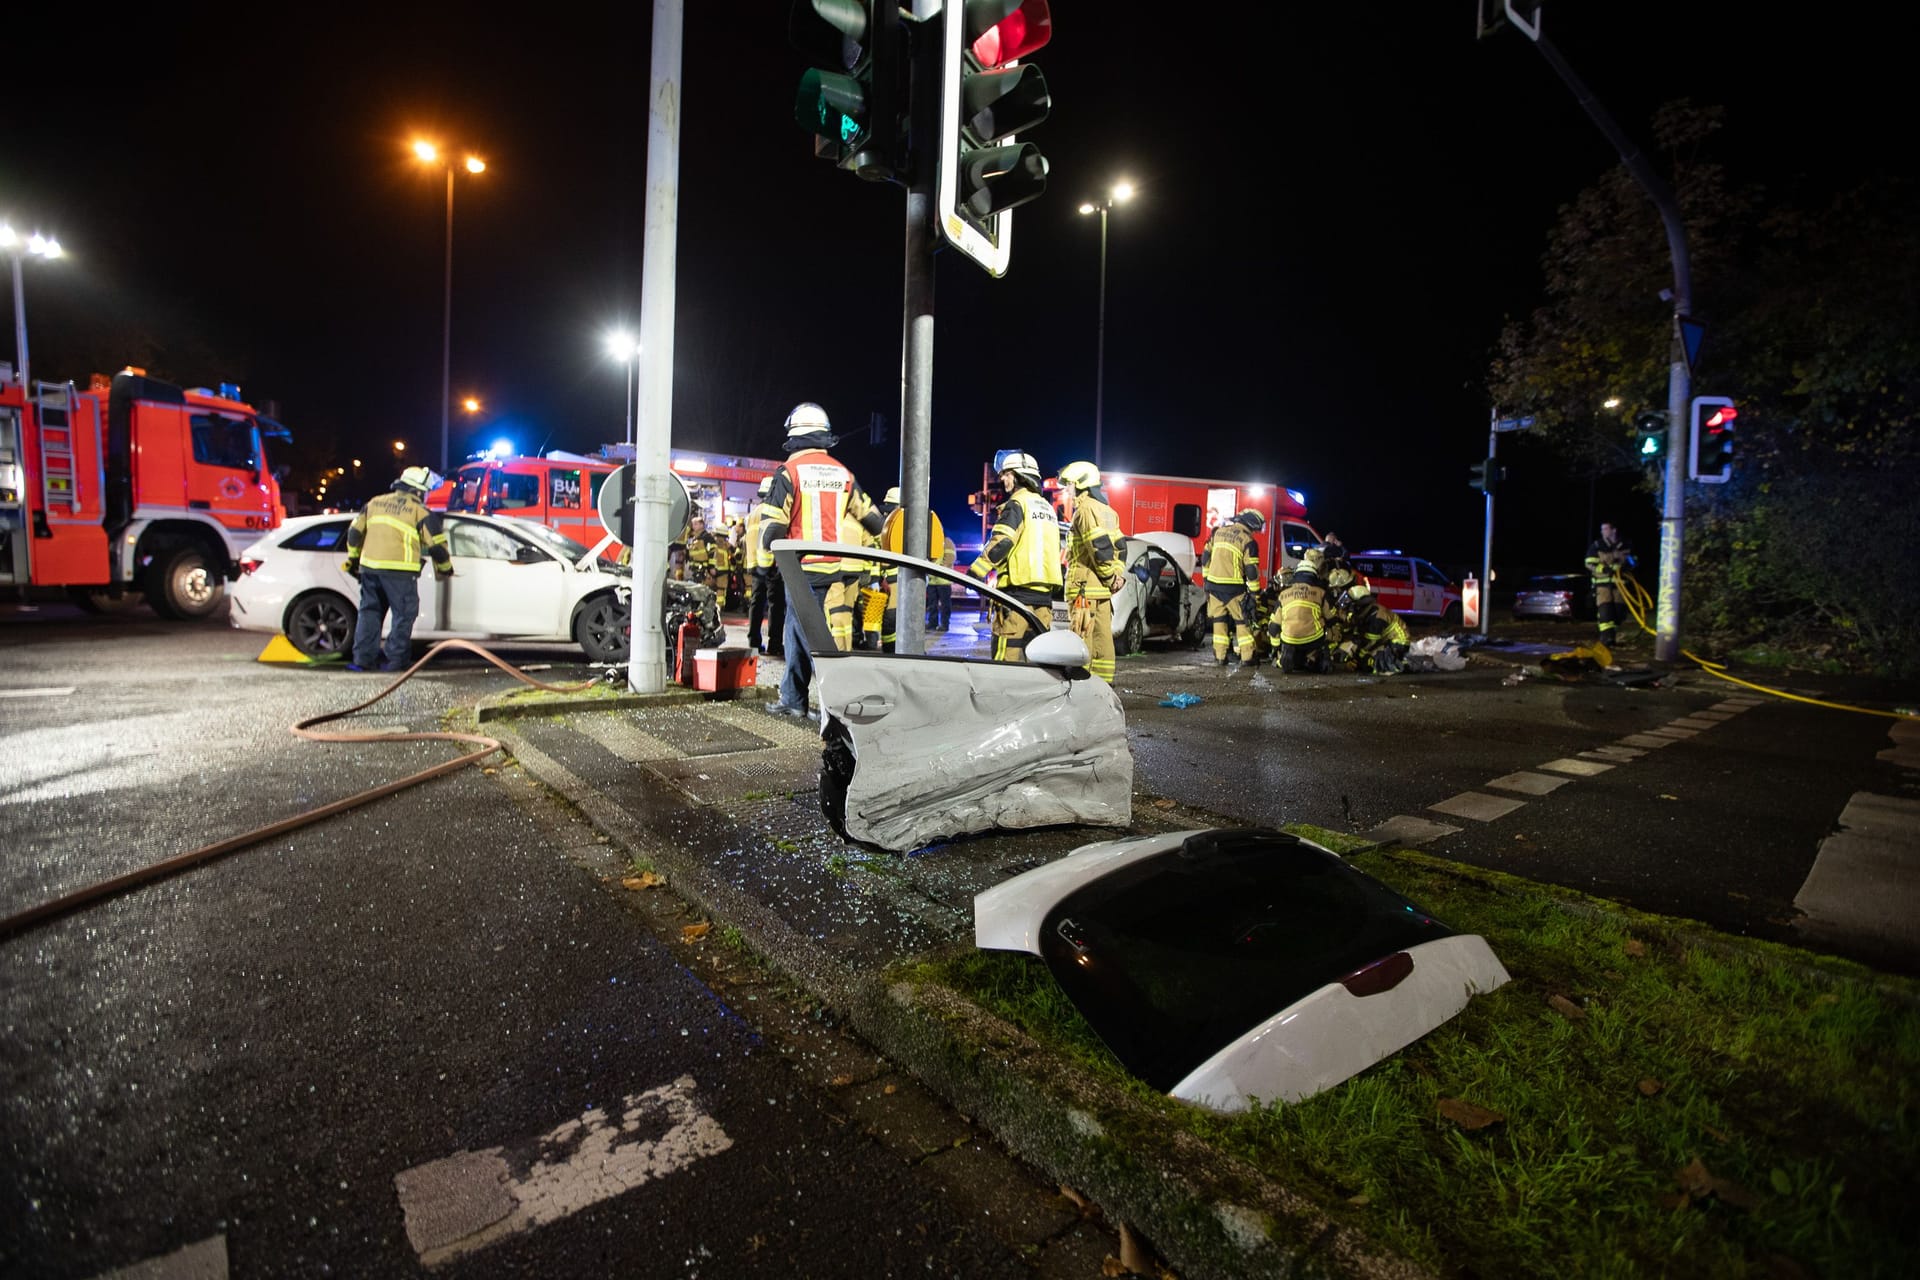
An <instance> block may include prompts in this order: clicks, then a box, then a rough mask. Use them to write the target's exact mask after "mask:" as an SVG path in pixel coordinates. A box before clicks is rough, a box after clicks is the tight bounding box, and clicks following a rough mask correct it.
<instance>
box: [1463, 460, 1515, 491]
mask: <svg viewBox="0 0 1920 1280" xmlns="http://www.w3.org/2000/svg"><path fill="white" fill-rule="evenodd" d="M1506 478H1507V469H1506V468H1505V467H1502V466H1499V465H1497V464H1496V463H1495V462H1494V460H1493V459H1492V458H1488V459H1486V460H1485V461H1483V462H1476V463H1474V464H1473V466H1472V467H1470V468H1469V469H1468V479H1467V483H1468V484H1470V485H1472V486H1473V487H1474V488H1476V489H1478V490H1480V492H1482V493H1492V492H1493V490H1494V487H1495V486H1496V485H1498V484H1499V483H1500V482H1501V481H1502V480H1505V479H1506Z"/></svg>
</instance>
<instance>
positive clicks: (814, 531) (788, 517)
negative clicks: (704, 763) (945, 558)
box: [760, 403, 880, 718]
mask: <svg viewBox="0 0 1920 1280" xmlns="http://www.w3.org/2000/svg"><path fill="white" fill-rule="evenodd" d="M786 433H787V438H786V452H787V460H786V461H785V462H783V463H781V464H780V469H779V470H778V471H775V472H774V473H773V483H772V484H771V485H770V486H768V489H767V497H766V500H765V501H764V502H763V503H762V504H761V506H760V519H761V526H760V545H761V548H762V550H766V549H768V548H770V547H772V545H773V544H774V542H776V541H777V540H779V539H781V538H785V537H789V536H791V537H794V538H801V539H805V540H808V541H813V542H847V541H850V540H851V537H852V535H851V530H852V528H853V527H854V526H855V525H858V526H860V527H861V528H863V529H865V530H866V531H867V532H868V533H869V534H874V535H878V534H879V532H880V510H879V508H878V507H875V506H874V505H873V499H871V498H869V497H867V495H866V493H865V492H864V491H863V490H862V489H861V488H860V483H859V481H857V480H855V479H854V478H853V472H851V471H849V470H847V468H846V466H845V465H844V464H843V463H841V462H839V461H838V460H837V459H835V458H834V457H833V455H831V454H830V453H828V452H827V450H829V449H831V448H832V447H833V446H834V445H835V444H837V443H839V441H837V440H836V439H835V438H834V435H833V426H832V424H831V423H830V422H829V421H828V420H827V411H826V410H825V409H822V408H821V407H820V406H819V405H817V404H812V403H805V404H797V405H795V406H794V407H793V412H792V413H789V414H788V415H787V422H786ZM848 563H850V562H849V561H848V560H846V558H845V557H843V556H838V555H808V556H803V557H801V561H800V567H801V569H802V570H803V571H804V572H805V573H806V576H807V585H808V587H809V588H811V589H812V591H813V598H814V599H815V600H816V601H818V602H819V604H820V608H821V609H822V610H824V611H825V613H826V615H827V630H828V631H829V632H831V633H832V635H833V643H834V646H835V647H836V648H839V649H851V648H852V647H853V597H852V596H851V595H850V594H849V593H848V591H847V585H846V578H847V577H848V570H847V565H848ZM853 576H854V577H855V578H856V579H857V578H858V574H857V572H856V573H854V574H853ZM781 644H782V647H783V648H784V649H785V650H786V660H787V670H786V673H785V674H784V675H783V676H781V678H780V700H779V701H778V702H771V703H768V704H767V710H768V711H770V712H772V713H773V714H774V715H779V716H795V717H801V718H804V717H805V716H806V715H807V690H808V687H809V686H810V685H811V684H812V683H813V658H812V655H811V654H809V653H808V652H807V638H806V636H805V634H804V633H802V631H801V630H800V610H799V609H798V608H797V607H790V608H788V610H787V626H786V634H785V637H784V638H783V640H782V641H781Z"/></svg>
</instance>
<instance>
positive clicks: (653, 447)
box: [627, 0, 682, 693]
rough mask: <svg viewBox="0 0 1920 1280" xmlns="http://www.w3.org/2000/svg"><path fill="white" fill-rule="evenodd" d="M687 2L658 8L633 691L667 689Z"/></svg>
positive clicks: (638, 450)
mask: <svg viewBox="0 0 1920 1280" xmlns="http://www.w3.org/2000/svg"><path fill="white" fill-rule="evenodd" d="M681 6H682V0H653V67H652V72H651V76H650V79H649V82H648V103H649V109H648V113H647V205H646V208H647V212H646V230H645V234H644V239H643V241H642V247H641V271H642V289H641V294H640V347H641V349H642V350H644V351H651V352H653V356H654V358H653V361H652V362H651V363H650V364H648V366H647V367H646V369H645V370H643V371H642V373H641V377H640V395H641V397H642V398H643V401H644V407H643V408H642V410H641V412H640V415H639V418H640V422H639V435H638V436H637V437H636V439H635V442H634V457H633V461H634V490H635V493H636V499H635V515H636V516H637V519H636V520H635V522H634V537H635V539H636V542H637V545H635V546H634V547H633V618H632V642H631V648H630V652H629V654H628V660H627V687H628V688H629V689H632V690H633V691H634V692H636V693H659V692H661V691H663V690H664V689H665V688H666V687H667V665H666V643H665V637H664V636H663V635H662V634H661V631H660V600H661V596H662V594H663V593H664V592H665V591H666V585H667V509H668V505H669V502H670V495H671V486H672V485H673V483H674V479H673V473H672V472H671V471H670V470H668V464H669V445H670V444H671V443H672V431H673V427H672V424H673V297H674V246H675V243H676V241H677V238H678V229H679V219H680V104H681V101H682V99H681V95H680V46H681V18H682V7H681Z"/></svg>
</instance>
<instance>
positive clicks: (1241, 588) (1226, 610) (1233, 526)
mask: <svg viewBox="0 0 1920 1280" xmlns="http://www.w3.org/2000/svg"><path fill="white" fill-rule="evenodd" d="M1266 527H1267V520H1266V517H1265V516H1263V515H1261V514H1260V513H1259V512H1258V511H1255V510H1253V509H1252V508H1251V507H1249V508H1248V509H1247V510H1245V511H1242V512H1241V513H1240V514H1239V515H1237V516H1235V517H1233V519H1231V520H1225V521H1222V522H1221V524H1220V527H1219V528H1217V529H1215V530H1214V531H1213V536H1212V537H1210V538H1208V539H1207V545H1206V549H1205V550H1204V551H1203V552H1202V553H1201V564H1202V565H1204V566H1205V577H1206V582H1207V617H1208V619H1209V620H1210V621H1211V622H1212V623H1213V660H1214V661H1215V662H1217V663H1219V664H1220V665H1221V666H1223V667H1224V666H1226V665H1227V640H1228V637H1227V631H1228V626H1229V624H1231V626H1232V630H1233V633H1234V634H1233V648H1234V650H1235V654H1236V656H1237V657H1238V658H1239V659H1240V661H1241V663H1242V664H1243V665H1246V666H1252V665H1253V602H1254V596H1255V595H1256V594H1258V593H1259V590H1260V548H1259V546H1258V545H1257V544H1255V542H1254V540H1253V535H1254V534H1256V533H1259V532H1260V531H1261V530H1263V529H1265V528H1266Z"/></svg>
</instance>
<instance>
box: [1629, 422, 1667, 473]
mask: <svg viewBox="0 0 1920 1280" xmlns="http://www.w3.org/2000/svg"><path fill="white" fill-rule="evenodd" d="M1633 429H1634V432H1635V433H1636V434H1637V435H1638V436H1639V443H1638V447H1637V448H1636V449H1635V450H1634V452H1635V453H1636V454H1638V455H1639V457H1640V461H1642V462H1657V461H1659V460H1660V458H1661V457H1663V456H1664V455H1665V454H1666V452H1667V415H1666V412H1665V411H1664V410H1661V409H1649V410H1647V411H1646V412H1645V413H1642V414H1639V415H1637V416H1636V417H1635V418H1634V420H1633Z"/></svg>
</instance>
